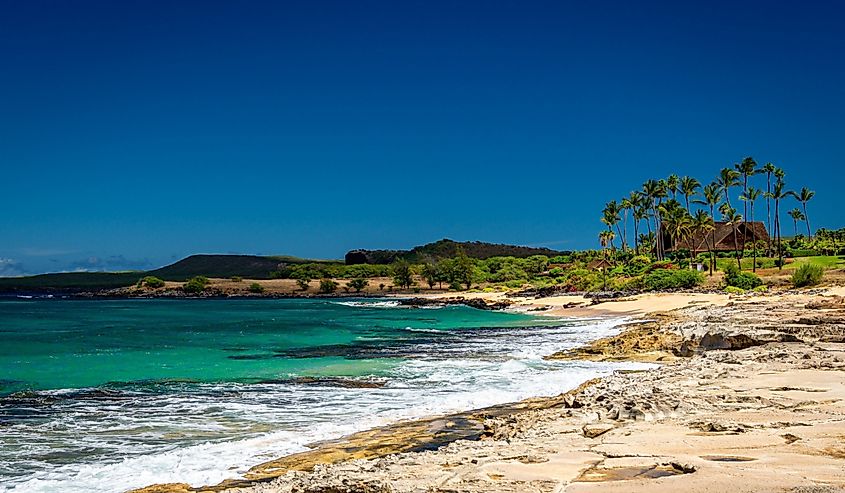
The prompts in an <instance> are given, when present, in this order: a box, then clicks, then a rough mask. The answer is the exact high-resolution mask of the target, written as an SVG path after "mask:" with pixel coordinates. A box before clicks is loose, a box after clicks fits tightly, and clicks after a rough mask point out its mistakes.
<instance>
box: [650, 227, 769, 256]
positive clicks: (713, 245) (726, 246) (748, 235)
mask: <svg viewBox="0 0 845 493" xmlns="http://www.w3.org/2000/svg"><path fill="white" fill-rule="evenodd" d="M714 226H715V229H714V230H712V231H708V232H707V234H702V233H698V234H696V235H694V236H693V237H692V238H691V239H689V240H687V241H682V242H681V244H680V245H678V247H679V248H681V249H692V250H693V251H696V252H706V251H708V250H716V251H732V250H734V248H735V247H734V236H733V233H734V227H733V226H732V225H731V224H728V223H726V222H721V221H717V222H715V223H714ZM736 239H737V244H738V245H739V247H740V248H742V247H743V244H744V243H750V242H752V241H754V240H757V241H766V240H768V239H769V233H768V232H767V231H766V225H765V224H763V223H762V222H761V221H754V222H747V223H745V222H743V223H739V224H738V225H737V226H736ZM666 245H668V248H667V249H666V250H667V251H671V250H675V245H673V244H672V242H671V241H670V239H669V238H668V237H667V238H666Z"/></svg>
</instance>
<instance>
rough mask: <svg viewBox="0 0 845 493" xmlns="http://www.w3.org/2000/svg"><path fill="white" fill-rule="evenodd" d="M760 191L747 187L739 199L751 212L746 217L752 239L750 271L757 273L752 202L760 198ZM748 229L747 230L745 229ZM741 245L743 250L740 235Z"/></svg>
mask: <svg viewBox="0 0 845 493" xmlns="http://www.w3.org/2000/svg"><path fill="white" fill-rule="evenodd" d="M760 193H761V191H760V190H759V189H757V188H754V187H748V188H746V189H745V193H744V194H742V196H740V197H739V199H740V200H742V201H743V202H745V204H746V206H749V207H748V208H749V210H750V211H751V215H750V216H748V217H749V219H750V220H751V228H752V229H751V231H752V233H751V234H752V235H754V238H753V239H752V240H751V246H752V250H753V252H754V264H752V267H751V270H752V271H754V272H757V235H756V234H755V233H754V229H753V228H754V202H756V201H757V199H759V198H760ZM745 229H748V228H745ZM742 240H743V245H742V249H743V250H745V235H744V234H743V235H742Z"/></svg>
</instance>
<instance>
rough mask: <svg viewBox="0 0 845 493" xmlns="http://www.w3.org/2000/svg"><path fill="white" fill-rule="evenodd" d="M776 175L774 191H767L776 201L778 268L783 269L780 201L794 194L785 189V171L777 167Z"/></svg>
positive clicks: (775, 221)
mask: <svg viewBox="0 0 845 493" xmlns="http://www.w3.org/2000/svg"><path fill="white" fill-rule="evenodd" d="M773 174H774V175H775V178H776V179H775V184H774V185H773V186H772V191H771V192H770V193H767V194H766V195H768V197H769V198H771V199H772V200H774V201H775V220H774V228H775V241H777V246H778V270H783V243H782V241H781V231H780V201H781V200H783V199H785V198H786V197H789V196H790V195H793V193H792V192H789V191H787V190H784V189H785V188H786V184H785V183H784V182H783V177H784V176H785V173H784V172H783V170H782V169H781V168H775V171H774V172H773Z"/></svg>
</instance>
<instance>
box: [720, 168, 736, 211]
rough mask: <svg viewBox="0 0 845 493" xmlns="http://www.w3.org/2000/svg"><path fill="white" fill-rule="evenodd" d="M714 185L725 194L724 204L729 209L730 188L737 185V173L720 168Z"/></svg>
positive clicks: (729, 169)
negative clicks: (717, 185) (716, 184)
mask: <svg viewBox="0 0 845 493" xmlns="http://www.w3.org/2000/svg"><path fill="white" fill-rule="evenodd" d="M716 183H718V184H719V188H720V189H721V190H722V193H724V194H725V203H727V204H728V207H731V194H730V192H731V187H735V186H737V185H739V173H738V172H737V171H736V170H733V169H731V168H722V170H721V171H719V176H717V177H716Z"/></svg>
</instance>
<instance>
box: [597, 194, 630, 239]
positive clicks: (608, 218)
mask: <svg viewBox="0 0 845 493" xmlns="http://www.w3.org/2000/svg"><path fill="white" fill-rule="evenodd" d="M620 210H621V209H620V208H619V204H618V203H617V202H616V201H615V200H611V201H610V202H608V203H607V204H606V205H605V206H604V210H603V211H602V218H601V222H603V223H604V224H606V225H607V229H609V230H611V231H613V227H614V226H615V227H616V231H617V232H619V221H621V220H622V219H621V218H620V217H619V212H620ZM620 236H621V233H620ZM612 245H613V243H612V240H611V246H612ZM622 251H625V238H622Z"/></svg>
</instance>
